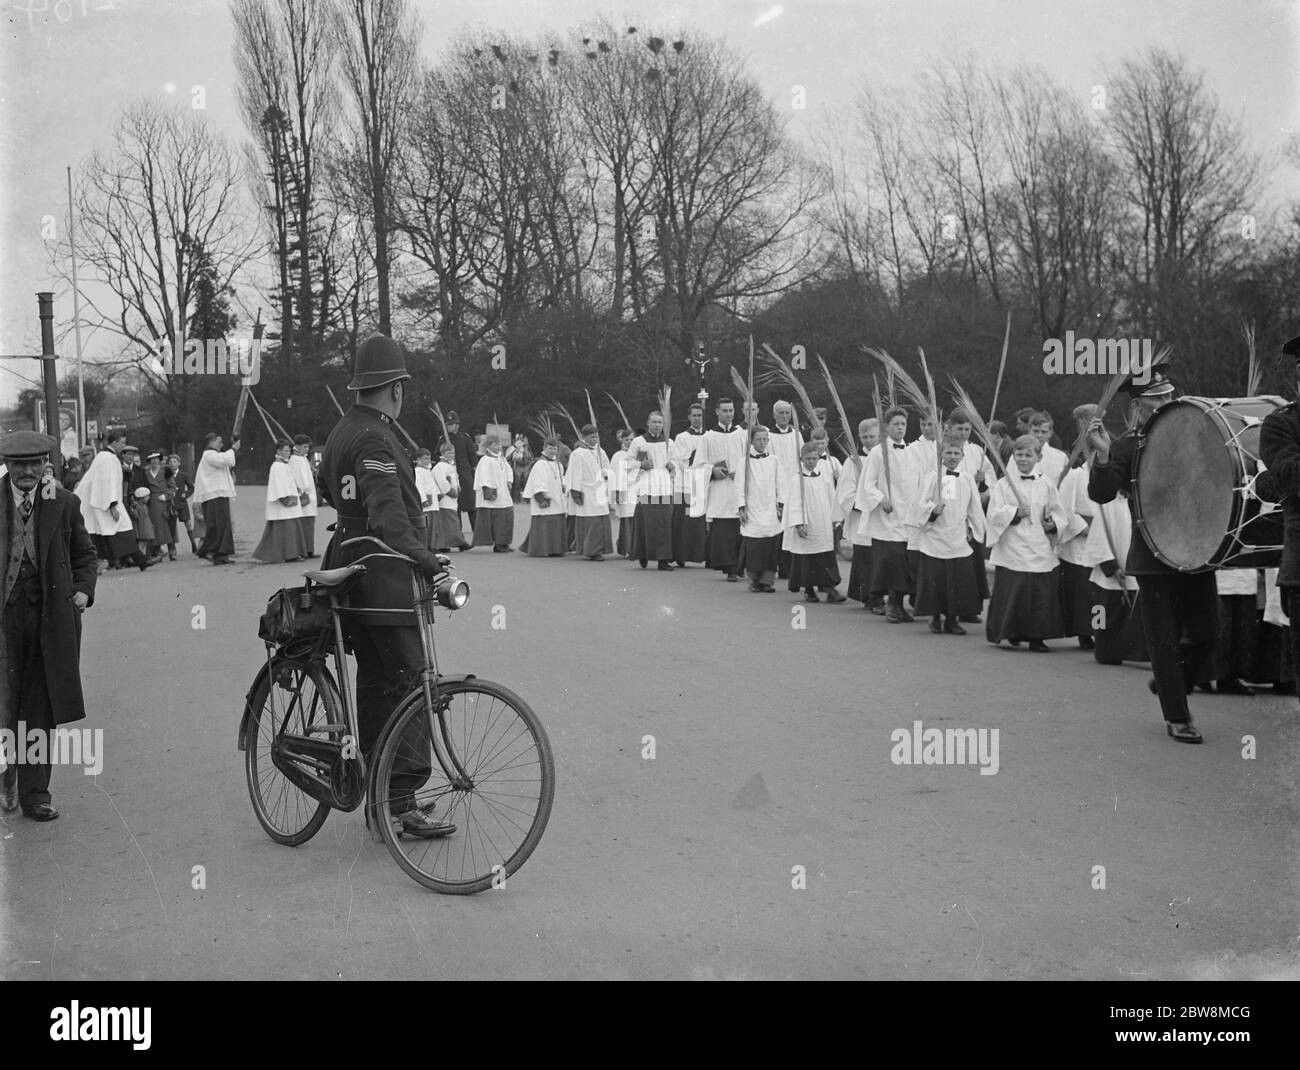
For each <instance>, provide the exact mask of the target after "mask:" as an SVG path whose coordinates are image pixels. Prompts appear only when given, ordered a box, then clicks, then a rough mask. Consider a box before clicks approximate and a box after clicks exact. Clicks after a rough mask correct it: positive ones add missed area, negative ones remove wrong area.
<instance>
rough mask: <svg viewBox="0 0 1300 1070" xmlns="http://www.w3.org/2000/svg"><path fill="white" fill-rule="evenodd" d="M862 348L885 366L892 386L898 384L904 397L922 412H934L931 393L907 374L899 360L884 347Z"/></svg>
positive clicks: (891, 391)
mask: <svg viewBox="0 0 1300 1070" xmlns="http://www.w3.org/2000/svg"><path fill="white" fill-rule="evenodd" d="M862 349H863V351H864V352H865V353H866V354H867V355H868V356H869V357H874V358H875V359H876V360H878V361H880V363H881V364H883V365H884V366H885V371H886V373H887V374H888V376H889V379H891V380H892V381H893V382H892V383H891V386H892V385H897V387H898V389H899V391H901V393H902V394H903V397H905V398H906V399H907V401H908V402H909V403H910V404H911V405H912V407H913V408H915V409H917V410H919V411H920V412H931V413H932V411H933V410H932V407H931V404H930V402H931V398H930V395H929V393H927V392H926V391H925V390H924V389H922V387H921V386H920V385H919V384H918V383H917V381H916V380H915V379H913V378H912V377H911V376H910V375H908V374H907V371H906V370H905V369H904V368H903V366H902V365H901V364H899V363H898V361H896V360H895V359H894V358H893V357H891V356H890V355H889V354H888V353H886V352H885V351H884V350H883V349H873V348H872V347H870V346H863V347H862ZM890 393H891V394H893V390H892V389H891V390H890Z"/></svg>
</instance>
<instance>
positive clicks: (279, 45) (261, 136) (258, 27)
mask: <svg viewBox="0 0 1300 1070" xmlns="http://www.w3.org/2000/svg"><path fill="white" fill-rule="evenodd" d="M232 17H233V19H234V23H235V31H236V39H235V49H234V52H235V67H236V70H237V71H238V73H239V88H238V96H239V102H240V109H241V111H242V112H243V115H244V123H245V125H246V127H247V128H248V130H249V132H250V134H251V135H252V136H253V146H254V148H253V150H252V151H251V152H250V155H251V158H252V161H253V164H254V168H255V172H256V177H255V179H253V185H254V188H255V189H256V190H258V191H259V196H260V198H261V200H262V203H263V204H264V206H265V210H266V212H267V215H268V217H269V220H270V223H271V228H272V235H273V239H274V243H275V257H276V267H277V275H278V293H277V303H278V304H279V306H280V352H281V354H282V355H284V356H286V357H287V358H288V359H289V360H290V361H293V359H294V358H295V356H297V355H298V353H299V352H300V351H302V352H318V351H319V349H320V346H321V344H322V340H323V337H324V334H325V332H326V330H327V327H328V326H329V324H328V321H327V318H326V317H325V316H324V314H323V313H324V311H325V309H326V307H327V306H326V304H325V302H324V301H323V295H322V293H321V290H322V285H323V282H322V279H321V277H320V276H321V257H322V250H321V239H320V234H321V229H322V226H323V225H324V224H323V223H322V220H321V212H320V204H319V193H318V189H317V187H318V184H319V176H318V172H319V169H320V162H319V157H320V154H321V146H322V142H323V140H324V138H325V137H326V136H327V135H328V134H330V133H331V132H332V128H333V125H334V123H335V122H336V121H337V111H338V90H337V85H336V82H335V70H334V63H333V55H334V50H333V47H332V44H333V36H332V27H331V22H330V11H329V8H328V7H327V6H326V5H324V4H321V3H318V2H312V0H235V2H234V4H233V6H232ZM250 178H253V176H252V175H250Z"/></svg>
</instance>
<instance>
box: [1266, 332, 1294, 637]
mask: <svg viewBox="0 0 1300 1070" xmlns="http://www.w3.org/2000/svg"><path fill="white" fill-rule="evenodd" d="M1282 355H1283V356H1286V357H1290V358H1292V360H1293V361H1295V384H1296V388H1297V392H1300V337H1296V338H1292V339H1291V341H1289V342H1287V343H1286V345H1284V346H1283V347H1282ZM1259 456H1260V460H1262V461H1263V462H1264V464H1266V465H1267V466H1268V470H1267V471H1265V472H1262V473H1261V474H1260V475H1259V477H1258V478H1257V479H1256V480H1255V492H1256V493H1257V494H1258V495H1259V496H1260V497H1261V498H1263V499H1264V500H1265V501H1269V502H1279V503H1281V505H1282V523H1283V534H1282V566H1281V568H1280V569H1278V574H1277V587H1278V594H1279V595H1281V597H1282V610H1283V612H1284V613H1286V615H1287V616H1288V617H1289V618H1290V619H1291V651H1292V656H1293V657H1294V656H1295V655H1296V654H1300V621H1297V620H1296V616H1297V615H1298V614H1300V405H1297V404H1296V402H1294V401H1293V402H1291V403H1290V404H1289V405H1284V406H1282V408H1280V409H1276V410H1274V411H1273V412H1270V413H1269V414H1268V415H1267V416H1266V417H1264V423H1263V426H1262V427H1260V429H1259Z"/></svg>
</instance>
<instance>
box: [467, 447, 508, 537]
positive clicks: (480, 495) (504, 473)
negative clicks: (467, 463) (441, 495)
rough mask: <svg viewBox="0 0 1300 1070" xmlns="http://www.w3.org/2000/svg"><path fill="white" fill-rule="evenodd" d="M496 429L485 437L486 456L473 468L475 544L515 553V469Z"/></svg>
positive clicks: (484, 451)
mask: <svg viewBox="0 0 1300 1070" xmlns="http://www.w3.org/2000/svg"><path fill="white" fill-rule="evenodd" d="M501 447H502V443H501V441H500V440H499V439H498V438H497V436H496V433H495V432H494V433H493V434H490V435H485V436H484V438H483V456H482V457H480V458H479V461H478V465H477V467H475V469H474V496H475V501H474V545H475V546H491V547H492V552H493V553H495V554H510V553H514V547H513V546H511V545H510V543H511V541H512V540H513V539H514V537H515V504H514V502H513V501H512V500H511V498H510V488H511V486H513V484H514V479H515V475H514V470H513V469H512V468H511V467H510V464H509V462H508V461H507V460H506V459H505V457H503V456H502V455H501Z"/></svg>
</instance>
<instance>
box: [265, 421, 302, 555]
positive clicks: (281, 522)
mask: <svg viewBox="0 0 1300 1070" xmlns="http://www.w3.org/2000/svg"><path fill="white" fill-rule="evenodd" d="M292 452H293V443H292V442H290V441H289V440H288V439H282V440H281V441H279V442H277V443H276V444H275V460H274V461H272V462H271V471H270V473H269V475H268V476H267V480H266V527H265V528H263V529H262V539H261V541H260V542H259V543H258V544H257V547H256V549H254V550H253V557H254V558H256V559H257V560H258V561H263V562H265V563H266V564H277V563H279V562H281V561H298V560H300V559H301V558H303V557H305V556H306V555H307V546H306V544H305V543H304V542H303V537H302V525H301V524H300V523H298V519H299V517H300V516H301V515H302V506H301V505H299V503H298V484H297V482H296V481H295V480H294V477H293V469H292V468H290V467H289V455H290V454H291V453H292Z"/></svg>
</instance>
